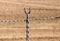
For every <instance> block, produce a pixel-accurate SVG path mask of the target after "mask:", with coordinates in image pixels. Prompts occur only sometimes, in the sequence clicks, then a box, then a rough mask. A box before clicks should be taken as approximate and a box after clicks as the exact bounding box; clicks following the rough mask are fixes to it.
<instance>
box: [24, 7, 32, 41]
mask: <svg viewBox="0 0 60 41" xmlns="http://www.w3.org/2000/svg"><path fill="white" fill-rule="evenodd" d="M27 11H28V12H27ZM30 11H31V10H30V8H29V9H28V10H26V8H24V12H25V14H26V41H29V26H28V25H29V14H30Z"/></svg>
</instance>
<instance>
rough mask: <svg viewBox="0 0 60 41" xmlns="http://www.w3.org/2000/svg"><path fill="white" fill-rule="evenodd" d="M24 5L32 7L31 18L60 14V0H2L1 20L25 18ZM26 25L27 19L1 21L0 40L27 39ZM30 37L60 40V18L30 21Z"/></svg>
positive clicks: (16, 40)
mask: <svg viewBox="0 0 60 41" xmlns="http://www.w3.org/2000/svg"><path fill="white" fill-rule="evenodd" d="M24 7H25V8H26V7H27V8H28V7H30V8H31V13H30V16H29V17H30V19H32V18H41V17H43V18H44V17H48V18H50V17H55V16H60V1H59V0H0V20H19V19H21V20H23V19H25V18H26V16H25V14H24V10H23V8H24ZM35 9H36V10H35ZM25 26H26V23H25V21H22V22H12V23H10V22H8V23H6V22H4V23H3V22H0V41H26V39H25V38H26V33H25V32H26V28H25ZM29 37H30V39H29V40H30V41H60V19H53V20H33V21H30V23H29Z"/></svg>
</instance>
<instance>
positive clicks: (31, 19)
mask: <svg viewBox="0 0 60 41" xmlns="http://www.w3.org/2000/svg"><path fill="white" fill-rule="evenodd" d="M58 18H60V16H56V17H51V18H29V21H33V20H53V19H58ZM24 21H26V20H25V19H24V20H22V19H21V20H0V22H24Z"/></svg>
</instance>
